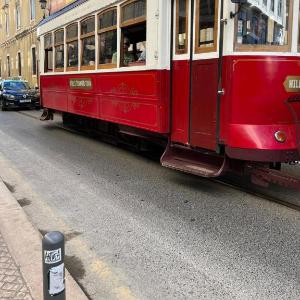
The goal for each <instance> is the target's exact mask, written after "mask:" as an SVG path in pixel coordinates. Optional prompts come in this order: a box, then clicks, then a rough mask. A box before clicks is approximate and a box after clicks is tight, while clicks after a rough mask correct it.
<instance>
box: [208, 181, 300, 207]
mask: <svg viewBox="0 0 300 300" xmlns="http://www.w3.org/2000/svg"><path fill="white" fill-rule="evenodd" d="M212 181H213V182H216V183H218V184H221V185H224V186H227V187H230V188H232V189H235V190H239V191H241V192H244V193H247V194H249V195H252V196H255V197H258V198H261V199H264V200H267V201H269V202H273V203H277V204H279V205H282V206H285V207H288V208H291V209H293V210H297V211H300V205H298V204H295V203H293V202H290V201H287V200H284V199H280V198H278V197H274V196H272V195H268V194H266V193H263V192H260V191H257V190H254V189H251V187H246V186H244V185H241V184H237V183H234V182H230V180H228V179H224V178H222V179H212Z"/></svg>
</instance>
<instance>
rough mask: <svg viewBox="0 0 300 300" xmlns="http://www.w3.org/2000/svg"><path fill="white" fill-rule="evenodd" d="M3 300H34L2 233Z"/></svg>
mask: <svg viewBox="0 0 300 300" xmlns="http://www.w3.org/2000/svg"><path fill="white" fill-rule="evenodd" d="M2 299H3V300H5V299H14V300H17V299H26V300H32V299H33V298H32V296H31V294H30V292H29V289H28V287H27V285H26V283H25V281H24V279H23V277H22V274H21V272H20V270H19V268H18V267H17V265H16V263H15V261H14V259H13V258H12V256H11V254H10V252H9V250H8V248H7V246H6V243H5V241H4V239H3V237H2V235H1V233H0V300H2Z"/></svg>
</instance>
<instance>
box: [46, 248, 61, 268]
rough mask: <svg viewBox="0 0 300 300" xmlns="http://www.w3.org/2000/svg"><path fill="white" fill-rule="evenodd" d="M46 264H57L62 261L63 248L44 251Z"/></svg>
mask: <svg viewBox="0 0 300 300" xmlns="http://www.w3.org/2000/svg"><path fill="white" fill-rule="evenodd" d="M44 259H45V264H56V263H58V262H60V261H61V248H59V249H56V250H50V251H48V250H45V251H44Z"/></svg>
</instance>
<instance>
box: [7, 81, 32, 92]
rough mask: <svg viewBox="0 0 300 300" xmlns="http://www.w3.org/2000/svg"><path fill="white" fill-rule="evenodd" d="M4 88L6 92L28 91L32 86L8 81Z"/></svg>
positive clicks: (22, 82)
mask: <svg viewBox="0 0 300 300" xmlns="http://www.w3.org/2000/svg"><path fill="white" fill-rule="evenodd" d="M3 87H4V89H5V90H28V89H30V86H29V84H28V83H27V82H24V81H7V82H4V84H3Z"/></svg>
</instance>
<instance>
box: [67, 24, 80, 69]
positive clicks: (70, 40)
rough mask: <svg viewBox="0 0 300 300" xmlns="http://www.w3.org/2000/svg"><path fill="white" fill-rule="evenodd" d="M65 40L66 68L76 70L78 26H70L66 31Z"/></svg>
mask: <svg viewBox="0 0 300 300" xmlns="http://www.w3.org/2000/svg"><path fill="white" fill-rule="evenodd" d="M66 34H67V36H66V39H67V68H68V69H69V70H71V69H77V67H78V24H77V23H75V24H71V25H69V26H68V27H67V30H66Z"/></svg>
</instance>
